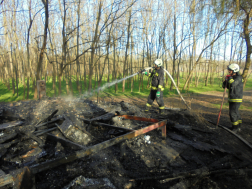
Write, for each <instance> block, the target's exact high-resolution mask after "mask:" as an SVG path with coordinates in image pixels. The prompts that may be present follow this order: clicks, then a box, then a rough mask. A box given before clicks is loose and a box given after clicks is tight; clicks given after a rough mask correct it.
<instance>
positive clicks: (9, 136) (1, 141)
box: [0, 133, 17, 144]
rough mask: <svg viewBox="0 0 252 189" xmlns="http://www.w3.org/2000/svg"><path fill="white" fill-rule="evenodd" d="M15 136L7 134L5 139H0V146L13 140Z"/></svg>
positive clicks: (14, 134) (15, 134)
mask: <svg viewBox="0 0 252 189" xmlns="http://www.w3.org/2000/svg"><path fill="white" fill-rule="evenodd" d="M16 136H17V133H12V134H9V135H7V136H5V137H2V138H0V144H1V143H4V142H5V141H7V140H10V139H13V138H15V137H16Z"/></svg>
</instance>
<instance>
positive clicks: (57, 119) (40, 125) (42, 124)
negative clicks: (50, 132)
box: [35, 117, 62, 127]
mask: <svg viewBox="0 0 252 189" xmlns="http://www.w3.org/2000/svg"><path fill="white" fill-rule="evenodd" d="M61 119H62V117H59V118H56V119H53V120H51V121H48V122H45V123H41V124H39V125H37V126H35V127H42V126H44V125H48V124H50V123H54V122H56V121H59V120H61Z"/></svg>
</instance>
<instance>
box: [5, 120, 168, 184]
mask: <svg viewBox="0 0 252 189" xmlns="http://www.w3.org/2000/svg"><path fill="white" fill-rule="evenodd" d="M166 124H167V120H163V121H160V122H158V123H154V124H152V125H150V126H147V127H144V128H142V129H138V130H134V131H132V132H130V133H127V134H125V135H122V136H119V137H116V138H113V139H110V140H108V141H104V142H102V143H99V144H96V145H94V146H91V147H88V148H87V149H86V150H80V151H76V152H74V153H72V154H70V155H67V156H65V157H63V158H62V157H61V158H56V159H53V160H50V161H47V162H43V163H40V164H37V165H33V166H31V167H30V170H31V172H32V174H36V173H39V172H42V171H45V170H47V169H51V168H54V167H57V166H59V165H62V164H65V163H69V162H72V161H74V160H76V159H79V158H83V157H86V156H88V155H90V154H92V153H96V152H99V151H100V150H103V149H105V148H108V147H110V146H113V145H115V144H117V143H120V142H122V141H125V140H127V139H131V138H134V137H137V136H139V135H142V134H145V133H147V132H149V131H152V130H154V129H157V128H159V127H166ZM19 171H20V169H18V170H15V171H14V172H13V173H12V174H8V175H6V176H3V177H1V176H0V187H1V186H5V185H7V184H10V183H13V180H15V177H16V176H15V175H16V173H17V172H19ZM12 175H13V176H12Z"/></svg>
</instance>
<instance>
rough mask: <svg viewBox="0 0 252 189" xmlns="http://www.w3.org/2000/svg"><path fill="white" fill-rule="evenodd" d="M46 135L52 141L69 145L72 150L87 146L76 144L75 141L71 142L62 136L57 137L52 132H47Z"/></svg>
mask: <svg viewBox="0 0 252 189" xmlns="http://www.w3.org/2000/svg"><path fill="white" fill-rule="evenodd" d="M47 137H48V138H49V139H51V140H54V141H57V142H59V143H61V144H62V145H65V146H68V147H71V148H72V149H74V150H81V149H87V147H85V146H82V145H80V144H77V143H75V142H72V141H70V140H67V139H63V138H60V137H57V136H55V135H53V134H49V133H47Z"/></svg>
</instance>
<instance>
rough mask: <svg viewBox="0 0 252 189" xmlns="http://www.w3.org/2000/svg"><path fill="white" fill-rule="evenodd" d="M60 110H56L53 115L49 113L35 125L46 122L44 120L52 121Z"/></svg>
mask: <svg viewBox="0 0 252 189" xmlns="http://www.w3.org/2000/svg"><path fill="white" fill-rule="evenodd" d="M57 112H58V110H55V111H54V112H53V113H52V114H51V115H49V116H48V117H47V118H45V119H43V120H42V121H40V122H38V123H37V124H36V125H35V127H37V125H38V124H40V123H44V122H48V121H51V119H52V118H53V116H54V115H55V114H57Z"/></svg>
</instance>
